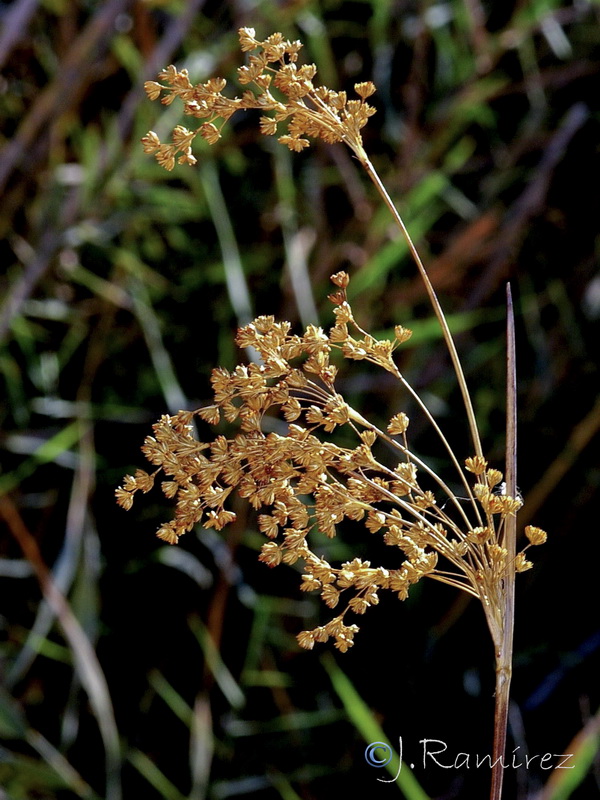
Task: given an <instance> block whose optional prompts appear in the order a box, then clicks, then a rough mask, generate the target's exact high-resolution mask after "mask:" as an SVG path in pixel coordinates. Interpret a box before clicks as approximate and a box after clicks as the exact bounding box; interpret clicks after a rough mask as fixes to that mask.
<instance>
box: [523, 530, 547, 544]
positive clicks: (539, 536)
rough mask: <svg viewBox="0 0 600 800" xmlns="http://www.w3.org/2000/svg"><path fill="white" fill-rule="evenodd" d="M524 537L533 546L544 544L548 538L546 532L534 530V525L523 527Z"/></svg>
mask: <svg viewBox="0 0 600 800" xmlns="http://www.w3.org/2000/svg"><path fill="white" fill-rule="evenodd" d="M525 536H526V537H527V538H528V539H529V541H530V542H531V544H533V545H538V544H544V543H545V541H546V540H547V538H548V534H547V533H546V531H544V530H542V529H541V528H536V527H535V525H526V526H525Z"/></svg>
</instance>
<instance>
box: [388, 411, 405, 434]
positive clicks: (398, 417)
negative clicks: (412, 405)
mask: <svg viewBox="0 0 600 800" xmlns="http://www.w3.org/2000/svg"><path fill="white" fill-rule="evenodd" d="M408 423H409V419H408V417H407V416H406V414H405V413H404V411H401V412H400V413H399V414H394V416H393V417H392V418H391V420H390V422H389V425H388V426H387V429H388V432H389V433H391V434H392V436H396V435H398V434H401V433H406V431H407V430H408Z"/></svg>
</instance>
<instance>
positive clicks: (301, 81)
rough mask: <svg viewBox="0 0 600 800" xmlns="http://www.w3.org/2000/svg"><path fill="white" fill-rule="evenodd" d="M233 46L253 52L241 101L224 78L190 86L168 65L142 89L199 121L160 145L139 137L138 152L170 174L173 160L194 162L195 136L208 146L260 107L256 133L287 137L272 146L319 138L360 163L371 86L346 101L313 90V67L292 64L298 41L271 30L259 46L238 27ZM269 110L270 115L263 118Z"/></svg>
mask: <svg viewBox="0 0 600 800" xmlns="http://www.w3.org/2000/svg"><path fill="white" fill-rule="evenodd" d="M239 37H240V45H241V48H242V51H243V52H252V55H251V56H250V57H249V59H248V64H247V65H245V66H243V67H240V68H239V69H238V80H239V82H240V83H241V84H242V85H251V86H252V87H253V90H251V89H248V90H246V91H245V92H244V93H243V94H242V96H241V97H234V98H233V99H230V98H228V97H226V96H225V95H223V94H222V91H223V89H224V88H225V86H226V83H227V82H226V81H225V79H224V78H211V79H210V80H209V81H207V82H206V83H201V84H196V85H195V86H194V85H192V83H191V82H190V80H189V77H188V72H187V70H185V69H183V70H180V71H178V70H177V69H176V68H175V67H174V66H172V65H171V66H169V67H167V68H166V69H164V70H162V72H160V73H159V76H158V77H159V78H160V80H163V81H164V82H165V84H166V85H164V84H161V83H158V82H156V81H147V82H146V83H145V84H144V87H145V89H146V94H147V95H148V97H149V98H150V99H151V100H157V99H158V98H159V97H161V95H163V93H164V95H163V96H162V97H161V102H162V103H164V104H165V105H170V104H171V103H172V102H173V101H174V100H175V99H176V98H179V99H180V100H182V101H183V111H184V114H186V115H188V116H190V117H195V118H196V119H201V120H205V121H204V122H203V123H202V124H201V125H200V126H199V127H197V128H195V129H194V130H188V129H187V128H185V127H183V126H182V125H178V126H177V127H176V128H175V130H174V131H173V138H172V141H171V142H169V143H167V144H163V143H161V142H160V139H159V138H158V136H157V135H156V133H154V131H149V132H148V133H147V134H146V135H145V136H144V137H143V138H142V143H143V145H144V151H145V152H146V153H153V154H154V156H155V158H156V160H157V161H158V163H159V164H160V165H161V166H162V167H164V168H165V169H168V170H172V169H173V167H174V166H175V159H176V157H177V154H178V153H179V154H180V155H179V157H178V158H177V161H178V162H179V163H180V164H195V163H196V159H195V157H194V156H193V155H192V148H191V145H192V142H193V140H194V139H195V137H196V136H198V134H199V135H200V136H201V137H202V138H203V139H205V140H206V141H207V142H208V143H209V144H214V143H215V142H217V141H218V140H219V139H220V138H221V130H222V128H223V126H224V125H225V123H226V122H227V120H229V119H230V118H231V117H232V116H233V114H235V112H236V111H239V110H241V109H259V110H260V111H262V112H263V114H264V115H263V116H262V117H261V118H260V129H261V131H262V133H264V134H266V135H267V136H274V135H276V134H277V133H278V131H279V129H280V125H282V124H285V125H287V133H285V134H283V135H280V136H279V141H280V142H281V143H282V144H285V145H287V147H289V149H290V150H294V151H296V152H299V151H300V150H303V149H304V148H305V147H308V146H309V145H310V139H322V140H323V141H325V142H328V143H329V144H333V143H335V142H345V143H346V144H347V145H348V146H349V147H350V148H352V150H353V151H354V153H355V154H356V155H357V156H358V158H359V159H360V160H363V159H364V158H366V156H365V152H364V150H363V146H362V137H361V134H360V131H361V130H362V128H363V127H364V126H365V125H366V124H367V121H368V119H369V117H370V116H372V115H373V114H374V113H375V109H374V108H373V107H372V106H370V105H369V104H368V103H367V102H366V100H367V98H368V97H370V96H371V95H372V94H373V93H374V92H375V86H374V85H373V84H372V83H370V82H364V83H357V84H356V85H355V86H354V90H355V92H356V94H357V96H358V100H348V98H347V94H346V92H335V91H333V90H331V89H327V88H326V87H325V86H319V87H316V86H315V83H314V79H315V76H316V73H317V68H316V67H315V65H314V64H305V65H303V66H298V64H297V61H298V53H299V51H300V49H301V48H302V43H301V42H298V41H295V42H291V41H289V40H288V39H284V38H283V36H282V34H281V33H273V34H271V36H269V37H267V38H266V39H265V40H264V41H260V40H259V39H257V38H256V33H255V31H254V29H253V28H240V31H239ZM268 112H271V115H268Z"/></svg>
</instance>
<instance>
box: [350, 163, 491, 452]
mask: <svg viewBox="0 0 600 800" xmlns="http://www.w3.org/2000/svg"><path fill="white" fill-rule="evenodd" d="M353 149H354V151H355V153H356V154H357V156H358V158H359V160H360V162H361V164H362V165H363V167H364V168H365V170H366V172H367V174H368V176H369V178H370V179H371V180H372V182H373V183H374V184H375V186H376V188H377V191H378V192H379V194H380V195H381V198H382V199H383V201H384V203H385V204H386V206H387V207H388V209H389V210H390V212H391V214H392V216H393V218H394V221H395V223H396V224H397V225H398V227H399V228H400V231H401V232H402V235H403V236H404V238H405V239H406V243H407V245H408V248H409V250H410V253H411V255H412V257H413V260H414V262H415V264H416V265H417V269H418V270H419V273H420V274H421V278H422V279H423V283H424V284H425V289H426V291H427V294H428V295H429V300H430V301H431V305H432V306H433V310H434V312H435V315H436V317H437V318H438V322H439V323H440V326H441V328H442V333H443V335H444V340H445V342H446V346H447V348H448V352H449V353H450V358H451V360H452V365H453V367H454V372H455V374H456V377H457V380H458V385H459V387H460V391H461V394H462V397H463V402H464V404H465V409H466V412H467V420H468V422H469V429H470V431H471V439H472V441H473V448H474V451H475V455H477V456H482V457H483V450H482V447H481V439H480V438H479V430H478V428H477V420H476V419H475V412H474V410H473V404H472V402H471V396H470V394H469V389H468V387H467V382H466V380H465V375H464V372H463V368H462V365H461V363H460V359H459V357H458V353H457V351H456V346H455V344H454V339H453V338H452V334H451V333H450V328H449V327H448V323H447V321H446V316H445V314H444V311H443V309H442V307H441V305H440V301H439V300H438V298H437V295H436V293H435V290H434V288H433V285H432V283H431V281H430V280H429V275H428V274H427V270H426V269H425V266H424V264H423V262H422V261H421V257H420V255H419V253H418V251H417V248H416V247H415V245H414V242H413V240H412V239H411V237H410V234H409V232H408V230H407V228H406V225H405V224H404V221H403V220H402V217H401V216H400V214H399V213H398V210H397V208H396V206H395V205H394V203H393V202H392V199H391V197H390V196H389V194H388V192H387V189H386V188H385V186H384V185H383V183H382V182H381V179H380V177H379V175H378V174H377V172H376V171H375V168H374V167H373V165H372V164H371V162H370V161H369V158H368V156H367V155H366V153H365V152H364V150H363V151H362V152H358V151H357V150H356V149H355V148H353Z"/></svg>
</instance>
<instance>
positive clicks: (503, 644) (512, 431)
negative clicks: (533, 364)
mask: <svg viewBox="0 0 600 800" xmlns="http://www.w3.org/2000/svg"><path fill="white" fill-rule="evenodd" d="M506 311H507V314H506V468H505V480H506V494H508V495H510V496H511V497H516V496H517V402H516V391H517V387H516V356H515V320H514V312H513V303H512V294H511V291H510V284H509V285H507V287H506ZM516 538H517V520H516V515H514V514H512V515H511V514H509V515H508V516H507V517H506V520H505V523H504V541H503V543H502V544H503V546H504V548H505V549H506V552H507V555H506V564H507V569H506V574H505V576H504V578H503V587H502V588H503V592H502V600H503V607H502V609H501V613H502V624H501V629H500V630H499V631H498V636H497V638H498V641H494V646H495V649H496V707H495V710H494V744H493V750H492V787H491V791H490V800H500V799H501V797H502V779H503V777H504V768H503V766H502V762H503V759H504V752H505V750H506V729H507V725H508V704H509V698H510V680H511V676H512V654H513V632H514V616H515V570H514V562H515V554H516ZM492 635H493V632H492ZM495 638H496V637H495Z"/></svg>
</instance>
